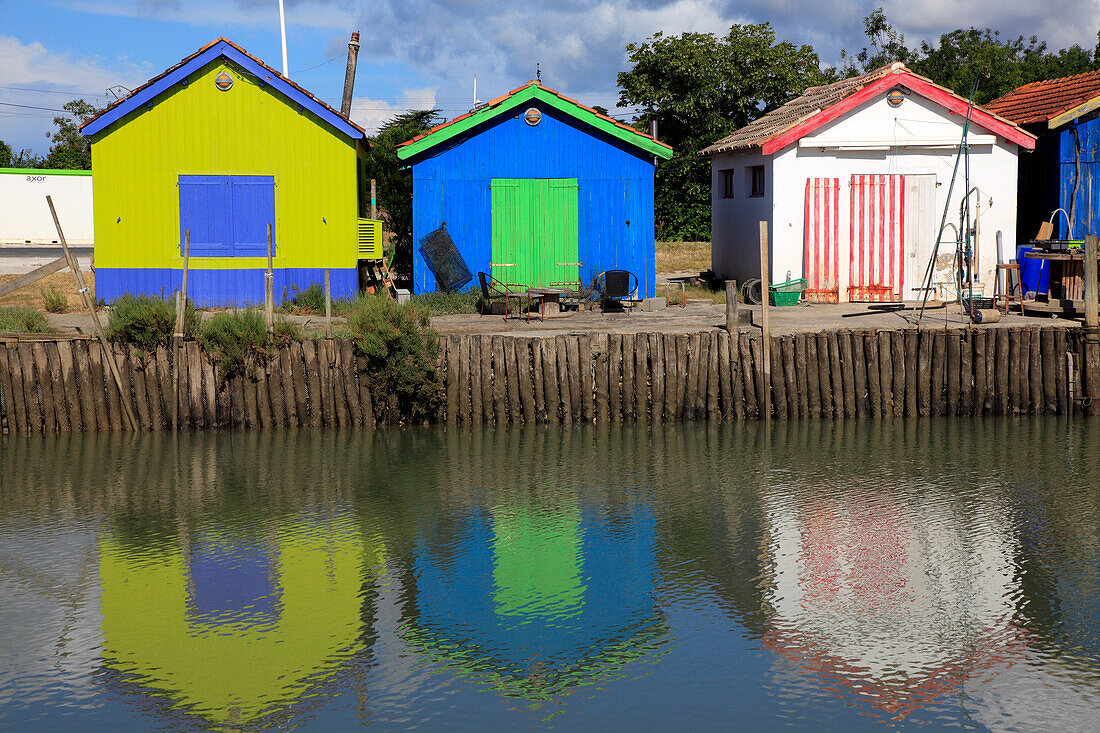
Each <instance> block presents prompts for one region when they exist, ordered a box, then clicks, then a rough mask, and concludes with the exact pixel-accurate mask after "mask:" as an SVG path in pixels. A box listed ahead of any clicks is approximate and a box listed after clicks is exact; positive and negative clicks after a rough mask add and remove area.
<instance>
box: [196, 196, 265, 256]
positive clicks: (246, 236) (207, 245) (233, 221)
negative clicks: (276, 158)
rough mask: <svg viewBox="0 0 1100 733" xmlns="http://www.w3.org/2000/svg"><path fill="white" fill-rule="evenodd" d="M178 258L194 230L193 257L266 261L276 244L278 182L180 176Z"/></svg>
mask: <svg viewBox="0 0 1100 733" xmlns="http://www.w3.org/2000/svg"><path fill="white" fill-rule="evenodd" d="M179 200H180V254H181V255H182V254H183V238H184V232H186V231H187V230H188V229H190V230H191V255H192V256H195V257H266V256H267V225H268V224H269V223H270V224H271V227H272V231H271V237H272V250H273V251H274V243H275V177H274V176H180V177H179Z"/></svg>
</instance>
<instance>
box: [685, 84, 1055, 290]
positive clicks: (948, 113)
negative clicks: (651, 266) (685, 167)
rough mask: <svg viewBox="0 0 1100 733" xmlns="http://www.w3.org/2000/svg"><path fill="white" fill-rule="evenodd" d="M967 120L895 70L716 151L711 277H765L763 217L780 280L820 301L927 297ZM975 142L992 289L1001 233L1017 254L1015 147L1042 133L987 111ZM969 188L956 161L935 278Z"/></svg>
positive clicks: (943, 94) (933, 91) (961, 102)
mask: <svg viewBox="0 0 1100 733" xmlns="http://www.w3.org/2000/svg"><path fill="white" fill-rule="evenodd" d="M966 113H967V100H966V99H964V98H962V97H960V96H959V95H957V94H955V93H954V92H952V91H951V90H949V89H946V88H944V87H941V86H938V85H936V84H933V83H932V82H931V81H929V80H928V79H925V78H924V77H921V76H918V75H916V74H914V73H913V72H911V71H910V70H909V69H907V68H906V67H905V65H904V64H901V63H894V64H890V65H889V66H884V67H883V68H881V69H877V70H875V71H872V72H869V73H867V74H864V75H862V76H857V77H853V78H851V79H845V80H843V81H839V82H836V83H834V84H829V85H826V86H820V87H811V88H810V89H807V90H806V92H805V93H804V94H803V95H802V96H801V97H798V98H797V99H794V100H792V101H790V102H788V103H787V104H785V105H783V106H782V107H779V108H778V109H776V110H773V111H772V112H769V113H768V114H766V115H764V116H763V117H761V118H760V119H758V120H755V121H754V122H752V123H750V124H748V125H746V126H745V127H742V128H741V129H739V130H737V131H736V132H734V133H733V134H732V135H729V136H728V137H725V138H723V139H722V140H719V141H718V142H716V143H714V144H713V145H711V146H710V147H708V148H706V149H705V150H703V151H702V153H701V154H703V155H707V156H709V157H710V160H711V241H712V244H711V262H712V268H713V270H714V272H715V275H717V276H718V277H719V278H723V279H728V278H736V279H738V280H741V281H743V280H746V279H748V278H752V277H759V274H760V245H759V222H760V221H767V222H768V224H769V241H770V243H771V253H772V255H771V263H770V266H771V274H772V278H771V279H772V281H773V282H778V281H781V280H783V279H784V278H785V277H786V276H787V273H788V272H789V273H790V276H791V277H792V278H798V277H805V278H806V279H807V280H808V282H809V290H808V291H807V294H806V295H807V299H809V300H813V301H818V302H838V301H839V302H848V301H897V300H902V299H905V300H911V299H914V298H916V297H918V296H919V293H918V292H916V291H917V290H918V288H919V287H920V285H921V281H922V279H923V275H924V272H925V269H926V267H927V266H928V262H929V259H930V258H931V256H932V251H933V246H934V241H935V238H936V234H937V232H938V230H939V225H940V220H941V218H942V217H943V214H944V208H945V206H946V205H947V204H948V203H949V202H948V200H947V196H948V188H949V184H950V182H951V175H952V169H953V167H954V165H955V156H956V151H957V148H958V145H959V142H960V139H961V136H962V128H963V123H964V122H965V119H966ZM968 140H969V144H970V184H971V190H970V192H969V196H970V197H971V198H970V204H971V212H972V214H971V220H972V226H973V227H974V228H976V229H977V232H976V233H977V237H976V239H975V263H974V264H975V276H976V278H977V280H978V281H980V282H983V283H986V285H985V290H986V293H987V294H992V292H993V277H994V272H995V267H994V266H995V265H996V264H997V262H998V256H999V255H998V247H997V242H998V237H1001V238H1002V247H1001V252H1003V253H1004V255H1003V257H1005V258H1007V257H1011V256H1012V255H1011V253H1013V252H1015V244H1016V243H1015V238H1016V172H1017V161H1016V156H1017V152H1018V151H1019V149H1020V148H1024V149H1026V150H1032V149H1034V147H1035V137H1034V136H1033V135H1031V134H1029V133H1027V132H1025V131H1024V130H1023V129H1022V128H1020V127H1018V126H1017V125H1015V124H1013V123H1011V122H1009V121H1008V120H1005V119H1003V118H1000V117H997V116H995V115H993V114H991V113H989V112H986V111H985V110H983V109H981V108H980V107H979V108H975V109H974V110H973V112H972V117H971V126H970V133H969V137H968ZM964 188H965V186H964V184H963V178H962V168H961V166H960V170H959V177H958V180H957V181H956V184H955V187H954V191H953V192H952V193H951V200H950V207H949V208H948V216H947V221H948V223H949V224H950V225H951V226H949V227H948V228H947V230H946V231H945V233H944V236H943V238H942V240H941V241H942V242H943V245H942V246H941V247H940V249H939V256H938V257H937V267H936V275H935V276H934V282H935V283H946V282H951V281H953V277H952V275H951V271H952V269H953V268H952V261H953V258H954V257H955V251H956V247H955V244H954V243H955V241H956V239H957V236H956V230H955V228H954V227H956V226H957V223H958V221H959V218H960V217H959V211H960V205H961V203H962V201H963V197H964V196H965V195H967V192H966V191H964V190H963V189H964ZM1001 261H1003V262H1007V259H1003V260H1001Z"/></svg>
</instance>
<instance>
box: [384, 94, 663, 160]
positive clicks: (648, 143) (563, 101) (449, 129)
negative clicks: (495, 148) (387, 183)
mask: <svg viewBox="0 0 1100 733" xmlns="http://www.w3.org/2000/svg"><path fill="white" fill-rule="evenodd" d="M532 100H539V101H541V102H544V103H545V104H547V105H549V106H550V107H553V108H554V109H556V110H558V111H559V112H564V113H565V114H567V115H569V116H570V117H573V118H574V119H577V120H579V121H581V122H584V123H586V124H588V125H590V126H592V127H595V128H596V129H597V130H600V131H601V132H605V133H607V134H608V135H611V136H612V137H615V138H618V139H619V140H622V141H623V142H626V143H629V144H631V145H634V146H637V147H639V148H641V149H642V150H644V151H646V152H647V153H649V154H651V155H657V156H660V157H662V158H671V157H672V147H671V146H670V145H668V144H666V143H663V142H660V141H659V140H654V139H653V138H652V137H651V136H649V135H646V134H645V133H644V132H640V131H638V130H635V129H634V128H633V127H631V126H630V125H626V124H623V123H622V122H619V121H618V120H616V119H613V118H611V117H608V116H607V115H603V114H600V113H599V112H597V111H596V110H594V109H592V108H591V107H585V106H584V105H583V104H581V103H580V102H578V101H576V100H574V99H570V98H569V97H566V96H565V95H564V94H560V93H559V92H556V91H554V90H553V89H550V88H549V87H544V86H543V85H542V84H541V83H539V82H537V81H529V82H527V83H526V84H524V85H523V86H521V87H519V88H517V89H513V90H512V91H510V92H508V93H507V94H505V95H503V96H500V97H497V98H496V99H494V100H492V101H490V102H488V103H486V104H484V105H482V106H480V107H477V108H475V109H472V110H470V111H469V112H467V113H466V114H464V115H460V116H458V117H455V118H454V119H453V120H451V121H450V122H444V123H443V124H441V125H436V126H435V127H433V128H432V129H430V130H428V131H427V132H425V133H423V134H422V135H417V136H416V137H414V138H413V139H412V140H406V141H405V142H403V143H401V144H400V145H398V146H397V156H398V157H399V158H401V160H407V159H409V158H412V157H413V156H416V155H419V154H420V153H423V152H424V151H426V150H429V149H431V148H434V147H435V146H436V145H439V144H441V143H444V142H446V141H448V140H451V139H452V138H454V137H456V136H457V135H461V134H462V133H464V132H466V131H467V130H470V129H472V128H474V127H476V126H477V125H480V124H481V123H483V122H486V121H488V120H491V119H493V118H494V117H497V116H499V115H502V114H505V113H507V112H510V111H511V110H513V109H515V108H516V107H519V106H521V105H523V104H525V103H527V102H530V101H532Z"/></svg>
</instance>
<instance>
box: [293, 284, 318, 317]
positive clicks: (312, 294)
mask: <svg viewBox="0 0 1100 733" xmlns="http://www.w3.org/2000/svg"><path fill="white" fill-rule="evenodd" d="M293 290H294V310H295V311H296V312H299V313H324V312H325V287H324V286H323V285H321V284H320V283H311V284H310V286H309V287H308V288H306V289H304V290H299V289H298V287H297V286H296V285H295V286H293Z"/></svg>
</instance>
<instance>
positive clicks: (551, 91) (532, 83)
mask: <svg viewBox="0 0 1100 733" xmlns="http://www.w3.org/2000/svg"><path fill="white" fill-rule="evenodd" d="M530 86H536V87H538V88H539V89H540V90H542V91H544V92H547V93H549V94H553V95H554V96H555V97H557V98H558V99H560V100H562V101H563V102H568V103H569V104H572V105H574V106H576V107H579V108H580V109H583V110H584V111H586V112H590V113H592V114H594V115H595V116H597V117H599V118H600V119H602V120H605V121H607V122H610V123H611V124H613V125H615V126H616V127H618V128H620V129H622V130H625V131H627V132H632V133H634V134H635V135H638V136H639V137H642V138H645V139H646V140H650V141H652V142H655V143H657V144H658V145H663V146H664V147H666V148H668V149H669V150H672V146H670V145H668V144H667V143H663V142H661V141H660V140H657V139H655V138H654V137H653V136H651V135H647V134H645V133H644V132H642V131H641V130H638V129H635V128H633V127H631V126H630V125H628V124H626V123H624V122H619V121H618V120H616V119H615V118H614V117H609V116H608V115H605V114H600V113H599V112H597V111H596V110H594V109H592V108H591V107H586V106H585V105H583V104H581V103H580V102H578V101H577V100H575V99H571V98H569V97H567V96H565V95H564V94H562V93H561V92H559V91H557V90H555V89H551V88H550V87H547V86H543V84H542V83H541V82H538V81H535V80H533V79H532V80H531V81H529V82H527V83H526V84H524V85H523V86H521V87H516V88H515V89H513V90H512V91H510V92H508V93H507V94H502V95H501V96H499V97H497V98H496V99H492V100H490V101H488V102H486V103H485V104H482V105H480V106H478V107H475V108H474V109H472V110H470V111H469V112H467V113H465V114H461V115H459V116H458V117H455V118H454V119H453V120H449V121H447V122H444V123H442V124H439V125H436V126H435V127H433V128H431V129H430V130H428V131H427V132H423V133H421V134H419V135H417V136H416V137H414V138H412V139H411V140H406V141H405V142H403V143H400V144H399V145H398V146H397V147H403V146H405V145H412V144H413V143H415V142H416V141H417V140H422V139H423V138H426V137H427V136H428V135H431V134H433V133H436V132H438V131H440V130H443V129H445V128H447V127H450V126H451V125H453V124H455V123H457V122H461V121H462V120H464V119H466V118H467V117H470V116H472V115H476V114H481V113H482V112H484V111H486V110H491V109H493V108H495V107H499V106H500V105H502V104H504V103H505V102H507V101H508V100H509V99H510V98H511V97H513V96H515V95H516V94H519V93H520V92H522V91H523V90H524V89H526V88H527V87H530Z"/></svg>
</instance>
